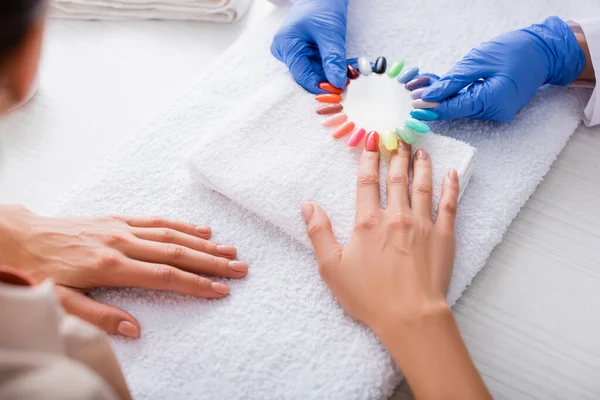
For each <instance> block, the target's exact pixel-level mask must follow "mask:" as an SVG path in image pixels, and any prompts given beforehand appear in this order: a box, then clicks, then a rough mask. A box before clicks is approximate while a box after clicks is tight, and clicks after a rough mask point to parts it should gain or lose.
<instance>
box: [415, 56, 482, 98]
mask: <svg viewBox="0 0 600 400" xmlns="http://www.w3.org/2000/svg"><path fill="white" fill-rule="evenodd" d="M480 63H481V62H480V61H478V60H475V59H474V58H473V57H472V56H471V55H470V54H468V55H467V56H465V58H463V59H462V60H460V61H459V62H458V63H456V65H454V67H452V68H451V69H450V71H448V73H446V75H444V76H443V77H441V78H440V79H439V80H438V81H436V82H435V83H433V84H432V85H431V86H430V87H429V89H427V90H426V91H425V92H423V95H422V96H421V98H422V99H423V100H425V101H430V102H435V101H442V100H445V99H447V98H449V97H450V96H453V95H455V94H457V93H458V92H459V91H460V90H462V89H464V88H465V87H467V86H469V85H470V84H471V83H473V82H476V81H477V80H479V79H482V78H485V77H486V75H487V73H486V70H485V68H484V67H483V66H481V65H480Z"/></svg>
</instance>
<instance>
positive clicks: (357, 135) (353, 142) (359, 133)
mask: <svg viewBox="0 0 600 400" xmlns="http://www.w3.org/2000/svg"><path fill="white" fill-rule="evenodd" d="M366 133H367V131H365V128H358V129H356V130H355V131H354V132H352V135H351V136H350V139H348V146H349V147H356V146H358V144H359V143H360V142H361V141H362V140H363V138H364V137H365V134H366Z"/></svg>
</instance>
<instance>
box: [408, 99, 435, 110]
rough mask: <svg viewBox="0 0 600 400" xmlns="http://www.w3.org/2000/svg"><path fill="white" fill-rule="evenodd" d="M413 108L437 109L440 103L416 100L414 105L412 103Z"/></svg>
mask: <svg viewBox="0 0 600 400" xmlns="http://www.w3.org/2000/svg"><path fill="white" fill-rule="evenodd" d="M410 105H411V106H413V108H436V107H437V106H439V105H440V103H438V102H437V101H436V102H431V101H425V100H421V99H419V100H414V101H413V102H412V103H410Z"/></svg>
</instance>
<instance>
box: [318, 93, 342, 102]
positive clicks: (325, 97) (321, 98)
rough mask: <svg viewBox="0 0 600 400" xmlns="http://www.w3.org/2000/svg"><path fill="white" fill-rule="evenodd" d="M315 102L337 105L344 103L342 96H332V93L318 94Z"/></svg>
mask: <svg viewBox="0 0 600 400" xmlns="http://www.w3.org/2000/svg"><path fill="white" fill-rule="evenodd" d="M315 100H317V101H318V102H321V103H333V104H337V103H339V102H341V101H342V96H340V95H339V94H331V93H327V94H318V95H316V96H315Z"/></svg>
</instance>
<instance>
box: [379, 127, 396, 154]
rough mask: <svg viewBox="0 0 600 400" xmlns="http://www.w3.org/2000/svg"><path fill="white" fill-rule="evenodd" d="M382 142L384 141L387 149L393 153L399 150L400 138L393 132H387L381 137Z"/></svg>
mask: <svg viewBox="0 0 600 400" xmlns="http://www.w3.org/2000/svg"><path fill="white" fill-rule="evenodd" d="M381 140H382V141H383V145H384V146H385V148H386V149H387V150H389V151H393V150H396V149H397V148H398V138H397V137H396V134H395V133H394V132H393V131H387V132H386V133H384V134H383V136H382V137H381Z"/></svg>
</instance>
